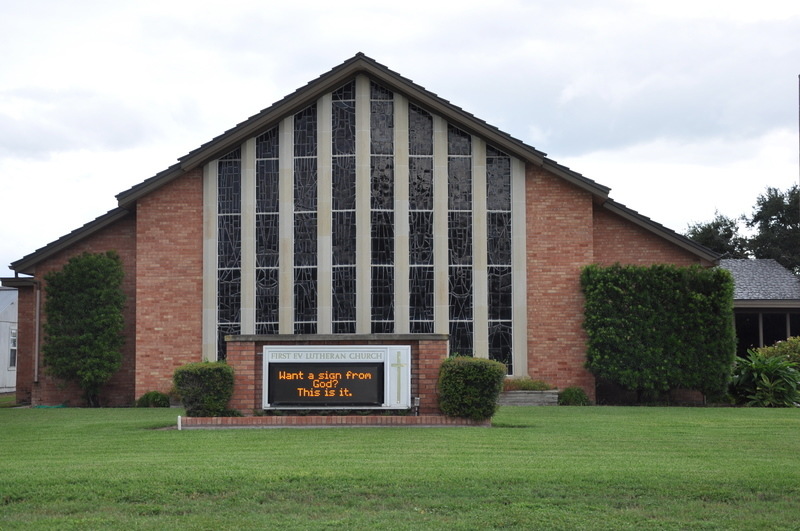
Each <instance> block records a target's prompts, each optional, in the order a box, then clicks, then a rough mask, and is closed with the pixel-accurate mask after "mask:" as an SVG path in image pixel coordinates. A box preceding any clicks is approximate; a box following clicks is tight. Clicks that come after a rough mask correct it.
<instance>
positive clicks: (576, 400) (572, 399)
mask: <svg viewBox="0 0 800 531" xmlns="http://www.w3.org/2000/svg"><path fill="white" fill-rule="evenodd" d="M558 405H559V406H588V405H589V397H588V396H586V391H584V390H583V389H581V388H580V387H567V388H566V389H564V390H563V391H561V392H560V393H558Z"/></svg>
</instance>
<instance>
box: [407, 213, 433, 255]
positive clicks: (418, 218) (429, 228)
mask: <svg viewBox="0 0 800 531" xmlns="http://www.w3.org/2000/svg"><path fill="white" fill-rule="evenodd" d="M408 219H409V221H408V224H409V231H408V232H409V234H408V250H409V263H410V264H411V265H432V264H433V212H431V211H421V212H418V211H412V212H409V214H408Z"/></svg>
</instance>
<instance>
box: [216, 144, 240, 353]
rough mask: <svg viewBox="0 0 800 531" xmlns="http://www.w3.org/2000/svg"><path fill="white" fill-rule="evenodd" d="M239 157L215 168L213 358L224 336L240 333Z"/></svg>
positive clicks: (230, 156)
mask: <svg viewBox="0 0 800 531" xmlns="http://www.w3.org/2000/svg"><path fill="white" fill-rule="evenodd" d="M241 158H242V155H241V150H240V149H239V148H237V149H235V150H233V151H231V152H230V153H228V154H227V155H225V156H224V157H221V158H220V159H219V162H218V165H217V357H218V358H219V359H225V357H226V349H225V336H226V335H229V334H239V333H240V332H241V300H242V160H241Z"/></svg>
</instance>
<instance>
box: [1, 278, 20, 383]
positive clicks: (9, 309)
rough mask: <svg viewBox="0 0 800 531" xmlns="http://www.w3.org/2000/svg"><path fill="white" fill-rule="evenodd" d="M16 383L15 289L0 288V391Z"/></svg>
mask: <svg viewBox="0 0 800 531" xmlns="http://www.w3.org/2000/svg"><path fill="white" fill-rule="evenodd" d="M16 385H17V290H15V289H11V288H0V393H10V392H12V391H14V389H15V388H16Z"/></svg>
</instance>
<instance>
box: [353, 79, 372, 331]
mask: <svg viewBox="0 0 800 531" xmlns="http://www.w3.org/2000/svg"><path fill="white" fill-rule="evenodd" d="M370 153H371V150H370V81H369V78H368V77H366V76H358V77H356V332H357V333H359V334H369V333H370V332H371V331H372V311H371V309H372V297H371V294H372V282H371V279H372V268H371V267H370V266H371V256H372V238H371V216H370V212H371V205H370V190H371V184H370Z"/></svg>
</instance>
